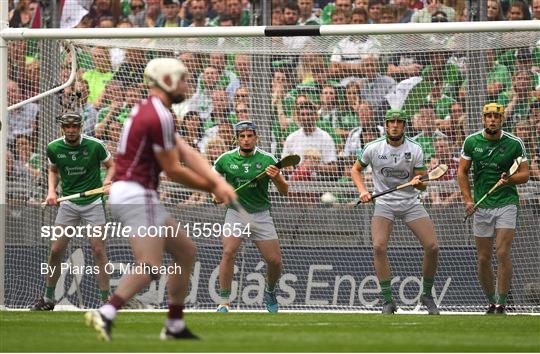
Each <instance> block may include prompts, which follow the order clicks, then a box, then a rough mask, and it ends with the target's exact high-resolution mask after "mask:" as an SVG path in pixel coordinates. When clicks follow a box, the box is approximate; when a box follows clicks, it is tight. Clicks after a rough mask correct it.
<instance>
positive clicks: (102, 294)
mask: <svg viewBox="0 0 540 354" xmlns="http://www.w3.org/2000/svg"><path fill="white" fill-rule="evenodd" d="M99 296H100V297H101V301H107V300H108V299H109V290H100V291H99Z"/></svg>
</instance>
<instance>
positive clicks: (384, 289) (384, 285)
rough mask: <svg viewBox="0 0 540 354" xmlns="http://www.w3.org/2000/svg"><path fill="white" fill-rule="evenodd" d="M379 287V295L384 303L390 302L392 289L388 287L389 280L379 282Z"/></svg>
mask: <svg viewBox="0 0 540 354" xmlns="http://www.w3.org/2000/svg"><path fill="white" fill-rule="evenodd" d="M379 285H380V286H381V293H382V296H383V298H384V301H386V302H390V301H392V288H391V287H390V279H388V280H379Z"/></svg>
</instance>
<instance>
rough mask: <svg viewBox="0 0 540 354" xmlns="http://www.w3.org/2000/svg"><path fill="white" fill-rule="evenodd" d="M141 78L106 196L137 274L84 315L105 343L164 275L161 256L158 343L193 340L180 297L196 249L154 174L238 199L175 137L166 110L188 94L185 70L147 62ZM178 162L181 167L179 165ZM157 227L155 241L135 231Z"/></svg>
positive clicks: (169, 63)
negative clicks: (117, 321) (127, 308)
mask: <svg viewBox="0 0 540 354" xmlns="http://www.w3.org/2000/svg"><path fill="white" fill-rule="evenodd" d="M145 78H146V80H147V82H148V84H149V87H150V94H149V97H148V98H147V99H145V100H143V101H142V102H140V104H139V105H137V106H135V107H134V108H133V110H132V112H131V114H130V118H129V119H128V120H127V121H126V122H125V124H124V128H123V131H122V134H121V136H120V141H119V143H118V151H117V155H116V167H117V169H116V174H115V176H114V183H113V185H112V187H111V192H110V203H111V212H112V214H113V217H115V218H116V219H118V220H119V221H120V222H121V223H122V226H123V227H127V226H129V227H131V231H132V237H130V243H131V248H132V250H133V255H134V258H135V265H136V266H139V267H140V268H139V269H141V268H142V270H143V272H132V273H130V274H126V275H125V276H124V277H123V278H122V280H121V281H120V285H119V286H118V288H117V289H116V291H115V292H114V294H113V295H112V296H111V298H110V301H109V303H108V304H106V305H104V306H102V307H101V308H100V309H99V310H94V311H90V312H87V313H86V314H85V319H86V322H87V324H89V325H91V326H92V327H93V328H94V329H95V330H96V331H97V332H98V337H99V338H101V339H104V340H110V339H111V326H112V322H113V320H114V318H115V316H116V313H117V311H118V310H119V309H120V308H121V307H122V305H123V304H124V303H125V302H126V301H128V300H129V299H130V298H131V297H132V296H134V295H135V294H137V293H138V292H139V291H140V290H142V289H143V288H144V287H146V286H148V284H149V283H150V282H151V281H152V280H158V279H159V277H160V276H162V275H164V274H163V273H162V272H161V270H162V267H161V265H162V261H163V252H164V251H167V252H169V253H170V254H171V256H172V260H173V265H174V266H175V267H174V268H172V269H173V270H174V271H173V272H171V273H170V274H169V273H167V274H166V275H167V276H168V280H167V295H168V296H167V298H168V302H169V305H168V306H169V312H168V319H167V321H166V323H165V327H164V328H163V330H162V332H161V339H163V340H166V339H197V336H195V335H194V334H192V333H191V332H190V331H189V330H188V329H187V327H186V325H185V323H184V320H183V310H184V298H185V296H186V293H187V290H188V287H189V277H190V274H191V270H192V267H193V264H194V262H195V253H196V247H195V244H194V243H193V241H192V240H190V239H189V238H188V237H187V235H186V234H185V233H184V232H183V231H182V230H178V229H177V224H176V222H175V220H174V219H173V218H172V217H171V216H170V215H169V214H168V213H167V211H166V210H165V208H164V206H163V205H162V204H161V203H160V202H159V196H158V193H157V187H158V182H159V174H160V173H161V171H164V172H165V174H166V175H167V176H168V177H169V178H170V179H171V180H173V181H175V182H177V183H182V184H184V185H186V186H188V187H191V188H196V189H200V190H203V191H207V192H211V193H214V194H215V195H216V196H218V197H219V198H220V199H222V200H224V202H225V203H230V202H231V201H233V200H235V199H236V193H235V192H234V190H233V189H232V187H231V186H230V185H229V184H228V183H227V182H226V181H225V180H224V179H223V178H221V176H219V175H218V174H217V173H216V172H215V171H213V170H212V169H211V167H210V165H209V164H208V163H207V162H206V161H205V160H204V159H203V158H202V156H200V154H199V153H198V152H196V151H195V150H193V149H192V148H191V147H189V145H187V143H185V142H184V141H182V140H181V139H180V138H177V137H176V135H175V131H176V129H175V125H174V119H173V115H172V114H171V111H170V107H171V105H172V104H173V103H180V102H182V101H183V100H184V99H185V95H186V92H188V83H187V79H188V72H187V69H186V67H185V66H184V64H183V63H182V62H181V61H179V60H176V59H166V58H158V59H153V60H151V61H150V62H149V63H148V65H147V66H146V69H145ZM179 155H180V157H181V159H182V162H184V164H185V166H182V165H181V164H180V163H179ZM163 225H166V226H169V228H168V230H167V231H168V232H167V231H166V232H165V233H162V234H159V235H158V237H148V236H147V237H145V235H144V234H142V233H141V231H140V230H144V229H147V228H148V227H149V226H163ZM160 230H164V228H160ZM171 230H174V231H173V232H170V231H171ZM177 266H179V267H180V268H181V271H180V272H178V271H177V270H176V267H177ZM155 269H159V271H154V270H155Z"/></svg>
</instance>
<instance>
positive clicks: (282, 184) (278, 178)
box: [266, 165, 289, 195]
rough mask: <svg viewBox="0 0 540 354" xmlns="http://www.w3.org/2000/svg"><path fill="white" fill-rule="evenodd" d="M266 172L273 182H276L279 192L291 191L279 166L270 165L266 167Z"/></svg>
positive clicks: (285, 193)
mask: <svg viewBox="0 0 540 354" xmlns="http://www.w3.org/2000/svg"><path fill="white" fill-rule="evenodd" d="M266 174H267V175H268V176H269V177H270V178H271V179H272V182H274V185H275V186H276V188H277V190H278V192H279V194H281V195H287V194H288V193H289V185H288V184H287V181H285V178H283V176H282V175H281V173H280V169H279V168H277V167H276V166H274V165H270V166H268V167H267V168H266Z"/></svg>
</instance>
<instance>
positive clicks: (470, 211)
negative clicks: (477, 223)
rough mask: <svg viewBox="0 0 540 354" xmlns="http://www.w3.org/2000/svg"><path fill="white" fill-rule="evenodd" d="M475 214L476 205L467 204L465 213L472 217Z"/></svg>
mask: <svg viewBox="0 0 540 354" xmlns="http://www.w3.org/2000/svg"><path fill="white" fill-rule="evenodd" d="M474 212H475V209H474V203H473V202H465V213H467V215H472V214H474Z"/></svg>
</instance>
